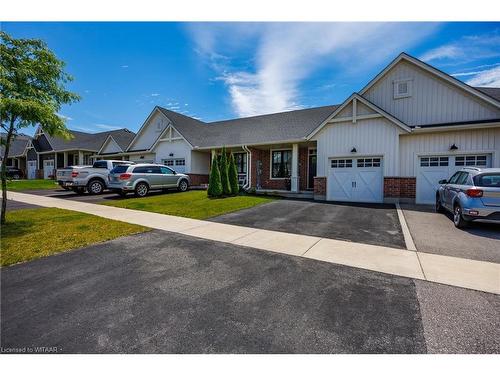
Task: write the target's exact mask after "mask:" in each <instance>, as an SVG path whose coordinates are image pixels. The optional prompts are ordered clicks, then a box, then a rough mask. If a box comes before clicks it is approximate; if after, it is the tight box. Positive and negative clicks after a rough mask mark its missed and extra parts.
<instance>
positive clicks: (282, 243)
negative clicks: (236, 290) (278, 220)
mask: <svg viewBox="0 0 500 375" xmlns="http://www.w3.org/2000/svg"><path fill="white" fill-rule="evenodd" d="M8 197H9V199H12V200H15V201H18V202H24V203H29V204H36V205H39V206H43V207H57V208H62V209H67V210H73V211H79V212H84V213H88V214H92V215H96V216H101V217H105V218H108V219H113V220H118V221H123V222H127V223H132V224H138V225H143V226H145V227H149V228H154V229H160V230H164V231H169V232H175V233H181V234H184V235H188V236H193V237H198V238H204V239H209V240H214V241H220V242H225V243H232V244H236V245H241V246H248V247H252V248H256V249H261V250H267V251H274V252H278V253H283V254H289V255H294V256H301V257H305V258H311V259H316V260H321V261H325V262H330V263H336V264H342V265H346V266H351V267H356V268H362V269H367V270H371V271H376V272H383V273H387V274H392V275H398V276H404V277H410V278H413V279H420V280H427V281H431V282H436V283H442V284H447V285H453V286H458V287H463V288H469V289H475V290H479V291H484V292H489V293H496V294H500V264H497V263H491V262H483V261H476V260H469V259H463V258H455V257H450V256H443V255H435V254H428V253H422V252H417V251H414V250H400V249H394V248H390V247H383V246H375V245H367V244H360V243H355V242H348V241H339V240H333V239H327V238H321V237H313V236H305V235H298V234H292V233H283V232H275V231H268V230H263V229H256V228H249V227H242V226H236V225H228V224H220V223H214V222H208V221H203V220H196V219H188V218H183V217H178V216H170V215H162V214H157V213H152V212H145V211H137V210H129V209H125V208H118V207H110V206H103V205H97V204H92V203H84V202H77V201H69V200H64V199H59V198H50V197H42V196H37V195H32V194H25V193H16V192H9V194H8Z"/></svg>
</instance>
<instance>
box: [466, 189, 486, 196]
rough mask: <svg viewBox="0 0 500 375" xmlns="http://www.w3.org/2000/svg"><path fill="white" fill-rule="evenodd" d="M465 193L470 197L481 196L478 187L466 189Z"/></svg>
mask: <svg viewBox="0 0 500 375" xmlns="http://www.w3.org/2000/svg"><path fill="white" fill-rule="evenodd" d="M465 194H467V195H468V196H469V197H471V198H479V197H482V196H483V191H482V190H479V189H467V190H466V192H465Z"/></svg>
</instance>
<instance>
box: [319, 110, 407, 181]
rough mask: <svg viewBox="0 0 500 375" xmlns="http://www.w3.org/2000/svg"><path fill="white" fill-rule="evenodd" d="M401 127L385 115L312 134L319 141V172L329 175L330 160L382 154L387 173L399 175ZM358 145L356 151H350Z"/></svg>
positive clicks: (328, 126) (345, 123)
mask: <svg viewBox="0 0 500 375" xmlns="http://www.w3.org/2000/svg"><path fill="white" fill-rule="evenodd" d="M402 132H403V130H401V129H400V128H399V127H398V126H396V125H394V124H392V123H390V122H389V121H388V120H386V119H385V118H375V119H367V120H358V121H357V122H356V123H352V121H346V122H338V123H334V124H329V125H327V126H325V127H324V128H323V129H322V130H321V131H320V132H319V133H318V134H316V135H315V136H314V137H313V140H316V141H317V152H318V159H317V163H318V164H317V175H318V176H327V175H328V168H329V166H328V159H329V158H332V157H348V158H356V157H363V156H382V157H383V158H384V161H383V164H384V175H385V176H397V173H398V172H399V158H398V155H399V140H398V137H399V134H401V133H402ZM353 147H355V148H356V150H357V152H356V153H351V150H352V148H353Z"/></svg>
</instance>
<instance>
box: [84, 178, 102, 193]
mask: <svg viewBox="0 0 500 375" xmlns="http://www.w3.org/2000/svg"><path fill="white" fill-rule="evenodd" d="M103 190H104V184H103V183H102V182H101V181H99V180H92V181H90V182H89V183H88V185H87V191H88V192H89V194H92V195H97V194H101V193H102V192H103Z"/></svg>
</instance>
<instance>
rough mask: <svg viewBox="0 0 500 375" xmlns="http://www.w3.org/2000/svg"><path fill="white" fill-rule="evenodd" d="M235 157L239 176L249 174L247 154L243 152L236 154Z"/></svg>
mask: <svg viewBox="0 0 500 375" xmlns="http://www.w3.org/2000/svg"><path fill="white" fill-rule="evenodd" d="M233 155H234V161H235V162H236V169H237V171H238V174H245V173H247V154H245V153H243V152H241V153H235V154H233Z"/></svg>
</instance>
